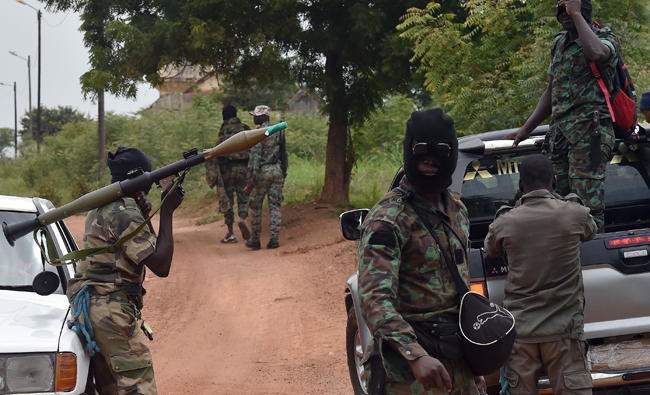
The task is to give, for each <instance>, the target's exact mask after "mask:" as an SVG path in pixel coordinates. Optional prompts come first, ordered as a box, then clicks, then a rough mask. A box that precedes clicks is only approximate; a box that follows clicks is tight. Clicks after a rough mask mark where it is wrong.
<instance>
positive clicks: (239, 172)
mask: <svg viewBox="0 0 650 395" xmlns="http://www.w3.org/2000/svg"><path fill="white" fill-rule="evenodd" d="M246 172H247V163H244V162H242V163H235V164H228V165H221V176H222V177H223V186H224V192H225V193H220V194H219V211H220V212H222V213H223V215H224V220H225V222H226V225H230V224H232V223H234V222H235V213H234V209H233V208H234V207H235V195H237V215H238V216H239V218H241V219H242V220H244V219H246V218H247V217H248V201H249V197H248V194H247V193H246V192H244V188H246ZM225 199H228V200H227V201H225Z"/></svg>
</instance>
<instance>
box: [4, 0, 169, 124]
mask: <svg viewBox="0 0 650 395" xmlns="http://www.w3.org/2000/svg"><path fill="white" fill-rule="evenodd" d="M24 1H25V2H27V3H29V4H31V5H32V6H33V7H35V8H41V9H43V18H42V21H41V50H42V60H41V62H42V63H41V106H47V107H56V106H59V105H62V106H63V105H66V106H72V107H73V108H75V109H77V110H79V111H81V112H82V113H84V114H86V115H90V116H91V117H92V118H95V119H96V118H97V105H96V103H93V102H91V101H90V100H84V98H83V95H82V93H81V84H80V83H79V77H81V75H82V74H83V73H85V72H86V71H88V50H87V49H86V47H84V45H83V35H82V33H81V32H80V31H79V26H80V25H81V21H80V19H79V15H78V14H74V13H52V12H48V11H46V10H45V9H44V6H43V4H41V3H39V2H37V1H33V0H24ZM0 18H1V19H0V37H1V39H0V65H2V66H1V69H0V70H1V71H2V72H1V73H0V82H3V83H8V84H12V85H13V82H14V81H16V83H17V102H18V122H19V124H18V127H19V128H20V118H21V117H22V115H24V114H25V112H27V110H28V108H29V90H28V88H27V87H28V84H27V62H26V61H24V60H21V59H19V58H17V57H15V56H13V55H10V54H9V51H15V52H16V53H18V54H19V55H21V56H23V57H25V58H27V55H30V56H31V69H32V107H33V108H34V109H35V108H36V100H37V92H38V91H37V75H38V74H37V72H38V22H37V19H36V11H34V10H33V9H31V8H29V7H27V6H25V5H22V4H20V3H17V2H15V1H12V0H0ZM157 98H158V91H157V90H155V89H154V88H152V87H151V86H150V85H148V84H141V85H140V86H139V87H138V96H137V98H136V99H135V100H132V99H131V100H127V99H124V98H116V97H115V96H112V95H106V97H105V104H104V106H105V110H106V112H109V111H112V112H115V113H119V114H128V113H133V112H135V111H138V110H140V109H141V108H144V107H148V106H149V105H151V104H152V103H153V102H154V101H155V100H156V99H157ZM0 127H10V128H13V127H14V97H13V88H12V87H6V86H0Z"/></svg>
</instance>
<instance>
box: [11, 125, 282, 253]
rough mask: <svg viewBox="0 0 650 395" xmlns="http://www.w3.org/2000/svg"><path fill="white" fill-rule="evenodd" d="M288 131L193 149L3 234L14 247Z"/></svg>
mask: <svg viewBox="0 0 650 395" xmlns="http://www.w3.org/2000/svg"><path fill="white" fill-rule="evenodd" d="M286 127H287V123H286V122H281V123H278V124H275V125H271V126H269V127H264V128H259V129H253V130H243V131H241V132H239V133H237V134H235V135H233V136H231V137H229V138H228V139H226V140H225V141H223V142H221V143H219V144H217V145H216V146H215V147H212V148H208V149H206V150H204V151H203V152H200V153H199V152H198V150H197V149H196V148H194V149H192V150H190V151H187V152H184V153H183V159H182V160H179V161H178V162H174V163H172V164H169V165H167V166H164V167H161V168H160V169H156V170H153V171H151V172H145V173H142V174H141V175H138V176H136V177H133V178H129V179H126V180H124V181H119V182H114V183H112V184H110V185H107V186H105V187H103V188H100V189H97V190H95V191H92V192H89V193H87V194H85V195H83V196H82V197H80V198H78V199H76V200H73V201H72V202H70V203H67V204H65V205H63V206H61V207H58V208H55V209H53V210H50V211H48V212H46V213H43V214H41V215H39V216H38V217H36V218H35V219H32V220H27V221H23V222H18V223H14V224H7V223H6V222H4V223H3V224H2V230H3V231H4V234H5V237H6V238H7V241H8V242H9V244H10V245H12V246H13V245H14V242H15V241H16V240H17V239H18V238H20V237H22V236H24V235H26V234H28V233H30V232H33V231H34V230H36V229H38V228H41V227H44V226H47V225H49V224H51V223H54V222H56V221H59V220H62V219H64V218H67V217H69V216H71V215H74V214H78V213H83V212H86V211H89V210H92V209H95V208H97V207H101V206H104V205H106V204H108V203H110V202H112V201H114V200H116V199H119V198H121V197H122V196H130V195H132V194H133V193H135V192H138V191H144V190H147V189H149V187H151V185H152V184H153V183H154V182H158V181H160V180H162V179H163V178H167V177H169V176H172V175H176V174H179V173H180V172H182V171H184V170H188V169H190V168H191V167H194V166H196V165H198V164H201V163H203V162H206V161H209V160H212V159H214V158H216V157H218V156H225V155H230V154H235V153H238V152H242V151H246V150H247V149H249V148H251V147H252V146H254V145H255V144H257V143H259V142H260V141H262V140H264V139H265V138H266V137H268V136H270V135H272V134H273V133H276V132H278V131H280V130H283V129H286Z"/></svg>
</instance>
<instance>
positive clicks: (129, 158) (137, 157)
mask: <svg viewBox="0 0 650 395" xmlns="http://www.w3.org/2000/svg"><path fill="white" fill-rule="evenodd" d="M107 164H108V168H109V169H110V172H111V183H113V182H118V181H123V180H125V179H127V178H129V176H130V174H132V171H134V170H135V171H138V170H139V171H145V172H149V171H151V162H150V161H149V158H148V157H147V155H146V154H145V153H144V152H142V151H140V150H139V149H137V148H123V147H120V148H118V149H117V151H116V152H115V153H109V154H108V161H107ZM169 188H170V187H168V188H166V189H165V191H163V196H167V195H169V196H167V198H166V199H165V200H164V202H163V203H162V206H161V208H160V225H159V229H158V236H156V234H155V233H154V232H153V228H152V227H151V224H150V223H149V224H148V226H144V228H143V229H142V230H141V231H140V232H139V233H137V234H136V235H135V236H134V237H132V238H130V239H127V240H126V241H123V240H121V241H123V243H122V244H121V245H119V246H118V247H116V248H115V250H114V251H110V252H104V253H98V254H95V255H90V256H88V257H86V258H84V259H83V260H81V261H80V262H79V263H77V267H76V274H75V276H74V278H73V279H71V280H70V282H69V283H68V291H67V295H68V298H69V299H70V303H71V305H72V311H73V312H74V316H75V321H74V323H75V325H76V326H75V329H76V330H77V332H78V333H79V332H84V331H85V333H87V334H89V336H88V337H86V336H82V338H83V337H85V339H84V340H85V342H86V343H87V349H88V350H89V354H90V356H91V357H92V360H91V366H92V368H93V375H94V377H95V383H96V385H97V386H98V387H99V388H98V390H99V393H100V394H127V393H128V394H132V393H137V394H146V395H149V394H156V393H157V391H156V382H155V380H154V373H153V363H152V359H151V353H150V352H149V347H147V345H146V343H145V340H144V338H143V333H141V332H140V330H138V327H137V323H138V321H140V320H141V315H140V310H141V309H142V297H143V295H144V293H145V291H144V288H143V287H142V282H143V281H144V277H145V267H147V268H149V270H151V271H152V272H153V273H154V274H155V275H157V276H159V277H167V275H168V274H169V270H170V267H171V263H172V255H173V253H174V239H173V235H172V215H173V213H174V210H175V209H176V208H177V207H178V205H179V204H180V203H181V201H182V200H183V195H182V193H180V192H179V189H178V188H177V189H175V190H174V191H171V192H169ZM148 192H149V190H145V191H139V192H136V193H135V194H134V195H132V196H125V197H122V198H119V199H117V200H115V201H113V202H111V203H108V204H107V205H105V206H102V207H99V208H97V209H94V210H91V211H90V212H89V213H88V216H87V217H86V229H85V232H84V237H83V243H84V248H93V247H106V246H112V245H114V244H116V242H117V241H118V240H120V239H122V237H123V236H125V235H128V234H129V233H131V232H133V231H134V230H135V229H136V228H138V226H140V225H141V224H143V223H144V222H145V217H147V216H148V214H149V212H150V210H151V203H149V201H148V200H147V198H146V194H147V193H148ZM81 328H83V331H82V330H81ZM141 328H142V329H143V331H144V332H145V334H147V336H149V337H150V338H151V332H150V330H149V328H148V326H146V325H145V324H144V321H142V326H141ZM79 334H80V335H81V333H79ZM93 334H94V338H93ZM84 335H85V334H84Z"/></svg>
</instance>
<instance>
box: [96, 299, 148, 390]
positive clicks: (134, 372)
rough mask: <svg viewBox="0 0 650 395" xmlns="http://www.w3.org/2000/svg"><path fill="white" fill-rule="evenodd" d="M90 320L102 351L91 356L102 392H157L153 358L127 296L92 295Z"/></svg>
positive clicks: (99, 388) (97, 382)
mask: <svg viewBox="0 0 650 395" xmlns="http://www.w3.org/2000/svg"><path fill="white" fill-rule="evenodd" d="M89 317H90V321H91V323H92V326H93V330H94V332H95V342H97V346H98V347H99V350H100V352H99V353H97V354H95V356H94V357H93V358H92V364H93V375H94V377H95V382H96V384H97V386H98V388H97V390H98V392H99V393H100V394H102V395H104V394H119V395H123V394H137V395H140V394H142V395H149V394H157V393H158V392H157V390H156V381H155V379H154V374H153V361H152V359H151V353H150V352H149V347H147V344H146V343H145V339H144V335H143V334H142V332H141V331H140V328H139V326H138V321H137V320H136V317H135V307H134V305H133V304H132V303H131V302H129V300H128V298H127V297H126V295H124V294H123V293H121V292H116V293H113V294H110V295H93V296H92V297H91V299H90V311H89Z"/></svg>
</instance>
